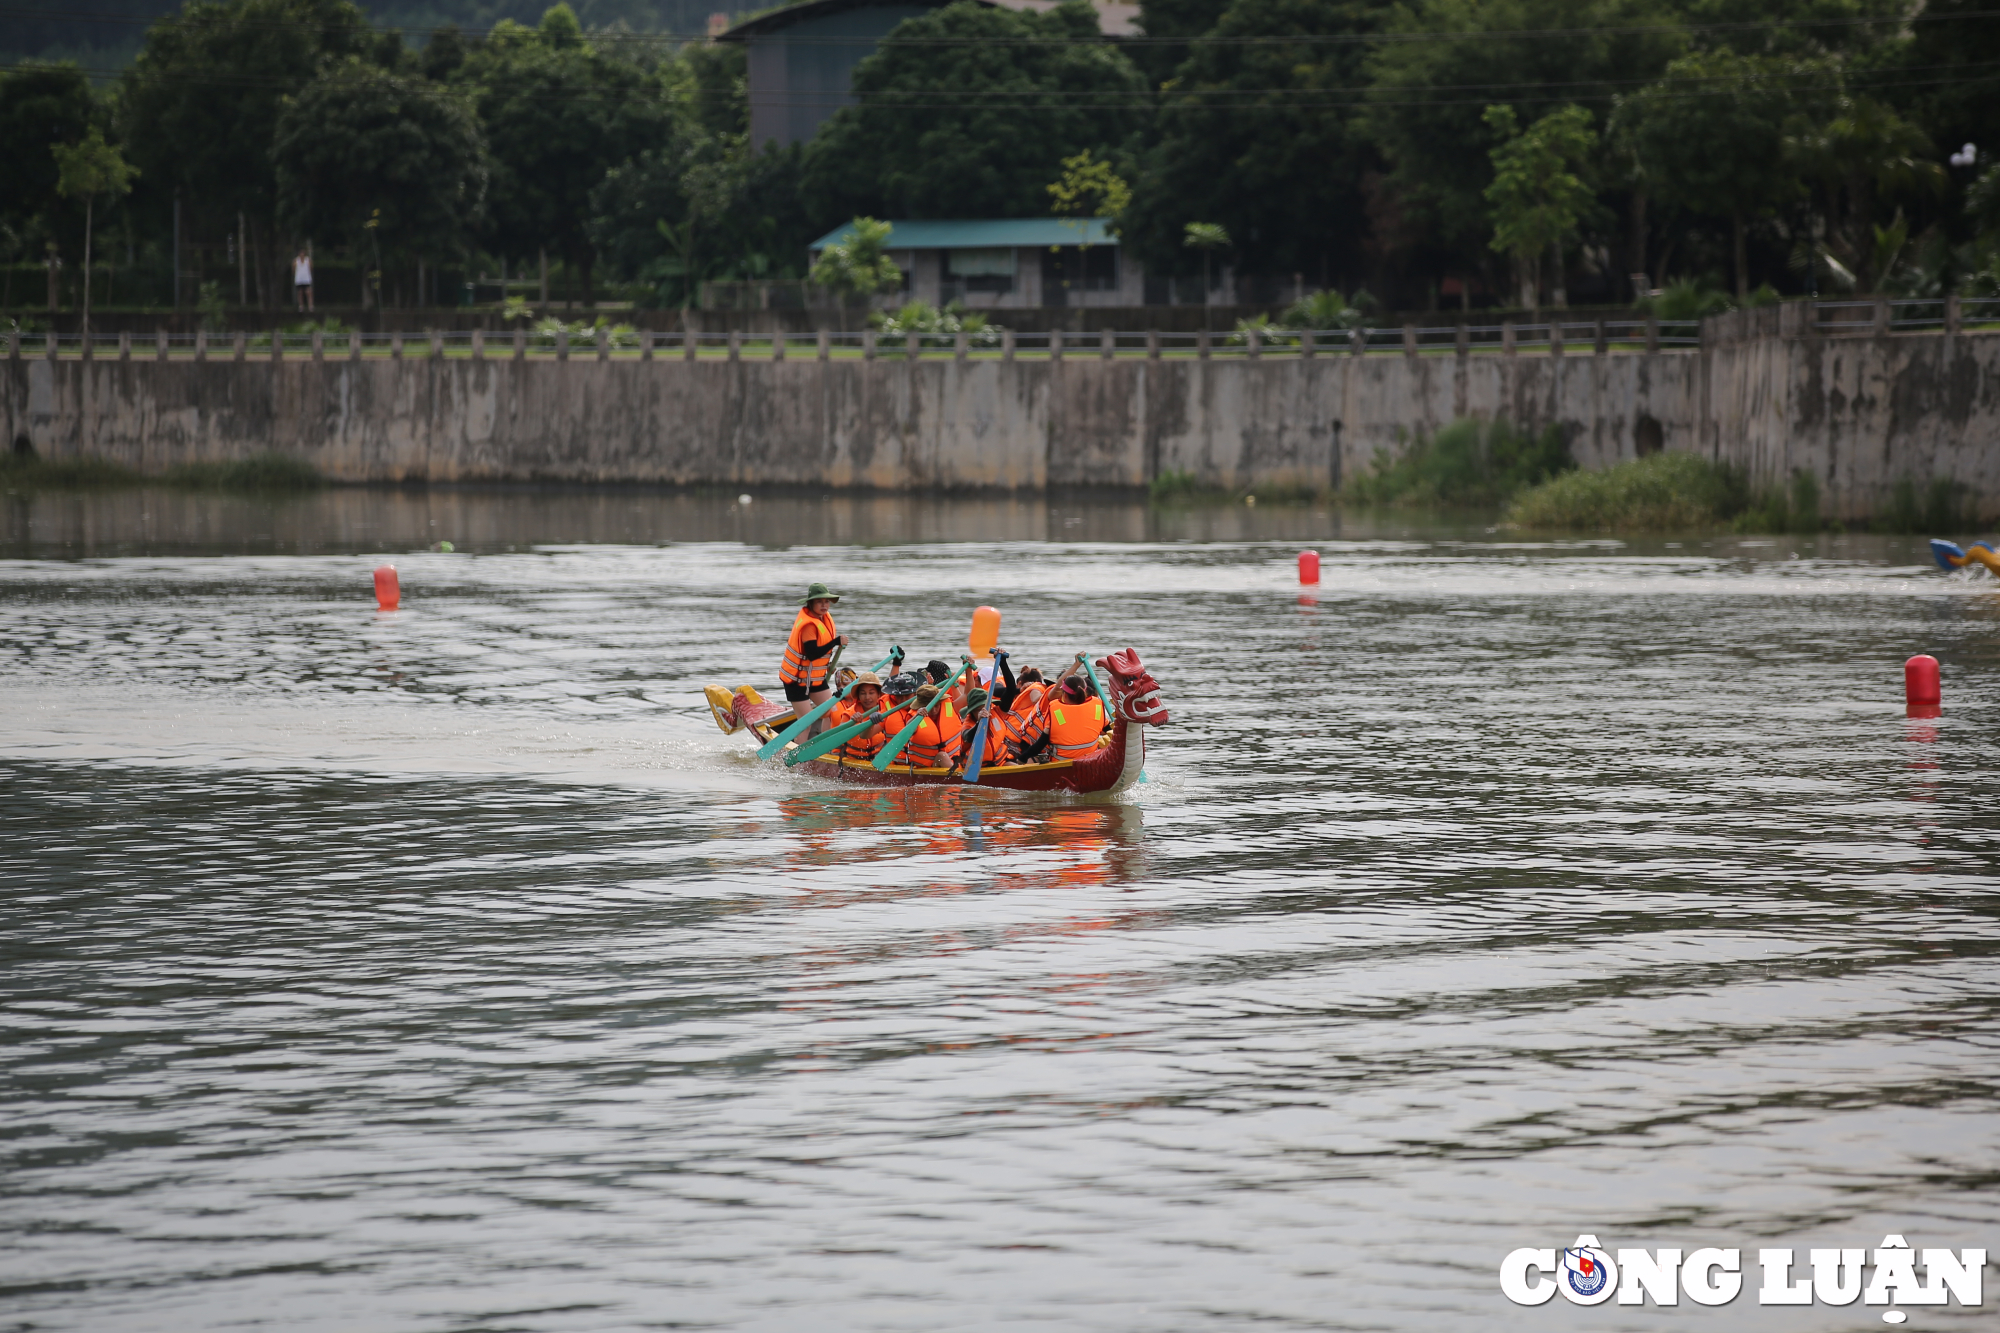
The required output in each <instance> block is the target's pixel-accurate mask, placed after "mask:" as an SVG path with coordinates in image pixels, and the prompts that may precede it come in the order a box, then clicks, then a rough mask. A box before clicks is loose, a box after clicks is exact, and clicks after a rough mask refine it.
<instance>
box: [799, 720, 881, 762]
mask: <svg viewBox="0 0 2000 1333" xmlns="http://www.w3.org/2000/svg"><path fill="white" fill-rule="evenodd" d="M879 720H880V719H879V718H877V717H876V716H875V714H873V713H870V714H868V715H867V716H866V717H858V718H856V719H854V721H852V722H848V723H844V724H842V725H840V726H838V727H834V728H833V729H832V730H830V731H822V732H821V733H820V734H819V735H817V736H815V737H813V738H812V739H811V740H809V741H807V742H805V743H804V744H803V745H801V746H799V748H798V749H796V750H787V751H785V767H787V768H790V767H791V766H792V765H793V764H803V763H804V762H805V761H806V760H808V759H817V758H819V757H820V756H821V755H823V754H825V753H826V752H827V751H829V750H837V749H839V748H840V747H841V746H843V745H845V744H847V742H849V741H851V740H853V739H854V738H855V737H856V736H859V735H860V734H861V733H862V732H864V731H867V730H868V729H869V728H870V727H872V726H874V725H875V724H876V722H878V721H879Z"/></svg>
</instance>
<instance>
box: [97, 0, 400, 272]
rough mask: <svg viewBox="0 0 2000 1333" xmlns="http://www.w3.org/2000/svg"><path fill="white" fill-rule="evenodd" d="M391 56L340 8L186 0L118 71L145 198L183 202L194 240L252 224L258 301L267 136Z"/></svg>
mask: <svg viewBox="0 0 2000 1333" xmlns="http://www.w3.org/2000/svg"><path fill="white" fill-rule="evenodd" d="M388 49H389V48H388V47H387V45H386V44H385V43H384V42H383V41H382V40H381V35H379V34H376V33H374V32H371V31H370V30H369V27H368V20H367V17H366V16H365V15H364V14H363V13H362V12H361V10H360V9H358V8H357V7H356V6H354V5H353V4H351V3H349V0H192V2H191V3H189V4H188V5H187V6H186V7H185V8H184V9H182V10H181V11H180V12H179V13H177V14H173V15H170V16H168V17H167V18H164V19H162V20H160V21H159V22H158V23H156V24H154V25H153V27H152V28H150V29H149V30H148V31H147V33H146V42H145V45H144V47H142V48H141V50H140V52H139V55H138V57H137V58H136V59H135V60H134V61H133V63H132V67H131V68H130V69H129V70H127V71H126V73H125V78H124V83H123V87H122V98H121V116H120V121H121V124H122V125H123V126H124V135H125V141H126V143H127V145H128V147H129V149H130V151H131V154H132V160H133V162H134V164H135V165H137V166H138V167H139V169H140V170H141V171H143V172H144V173H145V175H146V178H147V180H148V181H149V182H150V183H151V187H152V188H153V189H154V190H157V191H160V192H162V193H163V194H171V193H172V192H173V191H176V190H178V191H179V192H180V194H181V196H182V198H183V200H184V201H185V204H186V207H187V208H188V210H189V212H190V213H191V214H192V216H191V218H190V219H189V220H190V223H191V224H192V226H191V230H199V229H201V228H204V227H206V228H207V229H209V230H210V231H211V232H219V231H225V230H234V229H235V227H236V220H237V217H238V216H239V215H242V216H244V217H246V218H247V219H248V220H249V223H250V226H251V228H252V233H251V236H250V237H249V238H248V241H249V245H250V253H251V255H253V256H254V257H255V259H256V264H257V270H258V274H259V287H260V289H261V290H262V291H263V292H264V295H265V299H266V301H267V303H268V302H269V301H271V300H272V299H273V298H274V296H275V292H276V289H277V286H278V283H277V281H276V277H277V273H276V267H277V264H278V263H279V262H281V258H280V257H279V256H277V255H276V253H275V251H274V249H273V246H274V245H275V244H276V236H275V233H274V232H273V231H272V230H271V228H270V224H271V221H272V219H273V216H274V210H275V207H276V203H277V170H276V167H275V165H274V164H273V162H272V160H271V130H272V126H273V125H275V124H276V123H277V120H278V114H279V111H280V109H281V107H282V104H283V102H284V99H285V98H286V97H288V96H291V95H293V94H295V93H297V92H298V91H299V90H300V89H302V88H304V87H305V86H306V85H307V84H308V83H311V82H312V81H313V80H314V79H315V78H318V77H319V75H320V74H321V73H323V72H324V71H325V70H327V69H329V68H331V67H332V66H333V65H335V64H337V63H339V62H341V61H344V60H346V59H347V58H349V57H350V56H361V57H364V58H367V59H379V58H380V57H381V56H382V55H383V54H384V53H385V51H387V50H388ZM400 49H401V39H400V38H397V39H396V41H395V44H394V52H400ZM394 52H391V54H393V53H394Z"/></svg>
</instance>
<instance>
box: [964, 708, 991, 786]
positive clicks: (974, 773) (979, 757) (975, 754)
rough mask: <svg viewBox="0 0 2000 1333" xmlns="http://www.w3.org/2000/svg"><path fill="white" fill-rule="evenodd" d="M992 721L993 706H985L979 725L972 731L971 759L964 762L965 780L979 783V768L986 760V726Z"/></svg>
mask: <svg viewBox="0 0 2000 1333" xmlns="http://www.w3.org/2000/svg"><path fill="white" fill-rule="evenodd" d="M992 720H993V705H992V704H990V703H989V704H988V705H986V711H985V712H983V713H981V714H980V715H979V725H978V726H976V727H974V728H973V729H972V757H971V758H970V759H967V760H966V761H965V780H966V781H967V782H977V781H979V766H980V765H981V764H982V763H984V762H985V760H986V724H987V723H988V722H991V721H992Z"/></svg>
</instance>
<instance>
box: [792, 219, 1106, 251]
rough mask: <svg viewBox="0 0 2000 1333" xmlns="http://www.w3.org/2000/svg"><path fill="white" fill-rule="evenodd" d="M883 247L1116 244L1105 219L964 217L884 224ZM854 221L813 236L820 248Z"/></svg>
mask: <svg viewBox="0 0 2000 1333" xmlns="http://www.w3.org/2000/svg"><path fill="white" fill-rule="evenodd" d="M889 227H890V231H889V240H888V243H887V245H885V246H884V247H883V248H884V249H888V250H998V249H1004V248H1007V247H1009V246H1017V247H1018V246H1045V245H1116V244H1118V237H1117V235H1116V233H1114V232H1113V231H1112V230H1111V223H1110V221H1109V220H1108V219H1106V218H970V219H958V218H953V219H947V220H943V221H914V222H897V221H894V220H891V221H890V223H889ZM853 229H854V224H853V223H851V222H848V223H843V224H842V225H841V226H838V227H835V228H834V229H833V230H832V231H830V232H828V233H827V234H826V235H824V236H822V237H820V238H819V239H818V240H816V241H814V242H813V243H812V244H811V245H810V246H808V247H806V248H807V249H809V250H824V249H826V247H827V246H829V245H837V244H839V243H840V242H842V241H845V240H846V239H847V237H848V233H849V232H851V231H853Z"/></svg>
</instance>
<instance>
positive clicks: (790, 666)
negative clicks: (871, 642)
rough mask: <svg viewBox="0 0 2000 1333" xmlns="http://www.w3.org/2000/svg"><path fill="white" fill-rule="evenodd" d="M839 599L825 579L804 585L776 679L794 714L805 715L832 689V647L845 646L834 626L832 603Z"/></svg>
mask: <svg viewBox="0 0 2000 1333" xmlns="http://www.w3.org/2000/svg"><path fill="white" fill-rule="evenodd" d="M839 600H840V598H839V596H838V595H836V594H835V593H833V592H832V591H830V590H829V589H828V588H827V586H826V585H825V584H824V583H815V584H813V585H812V587H810V588H807V589H806V595H805V600H804V601H802V602H801V603H800V604H799V614H798V618H797V619H795V620H794V621H792V636H791V637H790V638H789V639H787V640H785V661H784V664H783V665H782V666H780V667H779V668H778V682H779V683H780V684H781V685H783V686H784V687H785V700H786V702H788V703H790V704H791V706H792V716H793V717H804V716H805V715H806V714H807V713H810V712H811V711H812V710H813V705H815V704H822V703H825V702H826V697H827V695H828V694H829V693H830V692H831V691H830V690H829V689H828V688H827V679H828V677H829V675H830V674H831V673H832V669H833V650H834V649H836V648H844V647H846V646H847V636H846V635H845V634H842V633H840V632H839V631H838V630H836V629H835V628H834V627H833V604H834V603H835V602H837V601H839Z"/></svg>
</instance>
